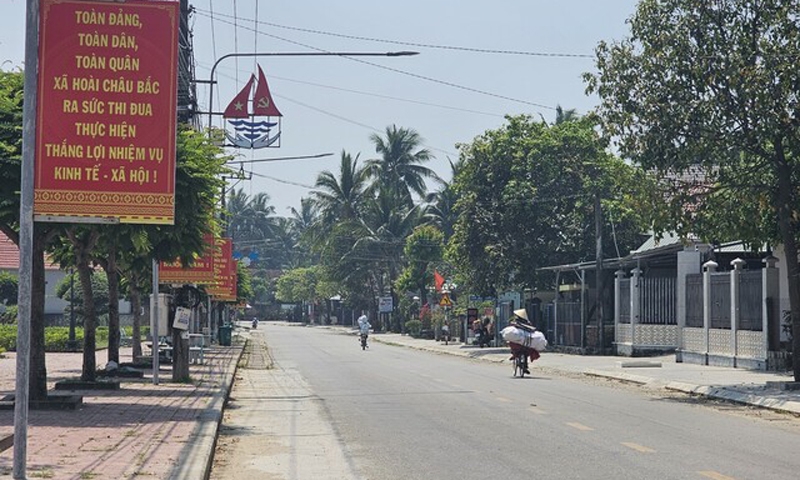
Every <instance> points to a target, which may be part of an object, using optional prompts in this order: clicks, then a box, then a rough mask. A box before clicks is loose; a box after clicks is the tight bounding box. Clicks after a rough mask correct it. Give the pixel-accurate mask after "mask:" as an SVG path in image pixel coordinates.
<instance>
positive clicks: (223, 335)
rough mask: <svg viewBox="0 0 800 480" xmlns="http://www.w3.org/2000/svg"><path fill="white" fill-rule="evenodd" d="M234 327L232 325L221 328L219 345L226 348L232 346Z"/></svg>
mask: <svg viewBox="0 0 800 480" xmlns="http://www.w3.org/2000/svg"><path fill="white" fill-rule="evenodd" d="M232 330H233V327H232V326H230V325H220V326H219V344H220V345H222V346H225V347H230V346H231V331H232Z"/></svg>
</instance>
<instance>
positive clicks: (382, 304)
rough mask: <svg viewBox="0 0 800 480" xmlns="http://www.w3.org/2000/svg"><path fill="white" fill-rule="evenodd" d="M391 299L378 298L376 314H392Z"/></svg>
mask: <svg viewBox="0 0 800 480" xmlns="http://www.w3.org/2000/svg"><path fill="white" fill-rule="evenodd" d="M393 307H394V305H393V302H392V297H380V298H378V312H379V313H392V310H393V309H394V308H393Z"/></svg>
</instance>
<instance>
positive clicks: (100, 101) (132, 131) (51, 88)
mask: <svg viewBox="0 0 800 480" xmlns="http://www.w3.org/2000/svg"><path fill="white" fill-rule="evenodd" d="M178 8H179V3H178V2H168V1H143V0H128V1H127V2H124V3H118V2H113V3H112V2H97V1H76V0H41V11H40V32H39V86H38V93H39V95H38V107H37V109H38V112H37V118H36V122H37V124H36V125H37V126H36V173H35V179H34V187H35V189H34V214H35V215H37V220H45V218H42V217H43V216H55V217H65V216H66V217H69V216H72V217H87V221H92V219H95V220H96V221H104V220H106V219H118V220H119V221H120V222H124V223H155V224H173V223H174V216H175V138H176V122H177V120H176V111H177V95H178V92H177V90H178V89H177V72H176V70H177V66H178V21H179V12H178ZM53 220H55V221H59V219H58V218H55V219H53ZM61 221H63V220H61Z"/></svg>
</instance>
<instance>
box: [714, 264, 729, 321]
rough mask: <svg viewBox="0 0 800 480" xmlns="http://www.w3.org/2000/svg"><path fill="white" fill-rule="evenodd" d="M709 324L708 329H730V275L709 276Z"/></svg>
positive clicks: (716, 274)
mask: <svg viewBox="0 0 800 480" xmlns="http://www.w3.org/2000/svg"><path fill="white" fill-rule="evenodd" d="M710 294H711V324H710V325H709V326H710V328H719V329H728V330H730V328H731V274H730V273H728V272H723V273H712V274H711V292H710Z"/></svg>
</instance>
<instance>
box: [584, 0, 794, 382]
mask: <svg viewBox="0 0 800 480" xmlns="http://www.w3.org/2000/svg"><path fill="white" fill-rule="evenodd" d="M799 16H800V5H798V3H797V2H785V1H782V0H760V1H757V2H754V1H750V0H728V1H724V2H694V1H691V0H671V1H663V0H660V1H657V0H644V1H642V2H641V3H640V4H639V6H638V7H637V10H636V12H635V14H634V15H633V17H632V18H631V20H630V25H631V36H630V37H629V38H627V39H624V40H623V41H620V42H614V43H606V42H602V43H600V45H599V46H598V47H597V50H596V53H597V67H598V73H596V74H594V75H592V74H587V75H586V76H585V78H586V80H587V81H588V91H589V92H595V93H597V94H598V95H599V96H600V99H601V104H600V107H599V109H598V110H599V113H600V115H601V116H602V118H603V120H604V124H603V125H604V127H605V129H606V132H607V134H608V135H609V136H611V137H613V138H616V139H618V141H619V148H620V151H621V152H622V153H623V154H624V155H625V156H626V157H628V158H631V159H632V160H633V161H635V162H637V163H638V164H640V165H642V166H643V167H644V168H647V169H653V170H654V171H656V172H658V173H659V174H661V175H665V176H667V177H668V178H670V179H672V180H673V181H672V182H671V183H672V184H671V185H668V187H669V190H668V191H667V192H666V194H665V195H664V197H663V198H662V202H664V203H665V204H667V206H668V208H667V209H665V213H664V215H663V217H662V218H661V219H660V220H661V222H659V223H658V224H656V227H657V228H658V229H660V230H667V229H674V230H676V231H678V232H679V233H681V234H689V233H693V234H697V235H700V236H701V237H704V238H717V239H737V238H738V239H740V240H744V241H746V242H749V243H751V244H754V245H757V244H763V243H764V242H769V243H772V244H775V243H780V244H782V245H783V247H784V249H785V252H786V258H787V265H786V268H787V274H788V275H787V278H788V281H789V302H790V306H791V318H792V332H793V341H794V343H793V348H792V350H793V361H794V366H793V367H794V368H793V370H794V378H795V380H798V381H800V264H798V240H799V239H800V228H799V227H800V189H799V188H798V187H799V186H800V168H798V167H800V165H798V162H799V161H800V128H798V125H800V97H798V94H797V92H798V85H800V70H798V68H797V61H796V59H797V57H798V55H800V24H799V23H798V21H797V19H798V17H799ZM692 177H694V178H695V180H694V181H692ZM720 208H724V210H721V209H720ZM714 216H717V217H722V218H714Z"/></svg>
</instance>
